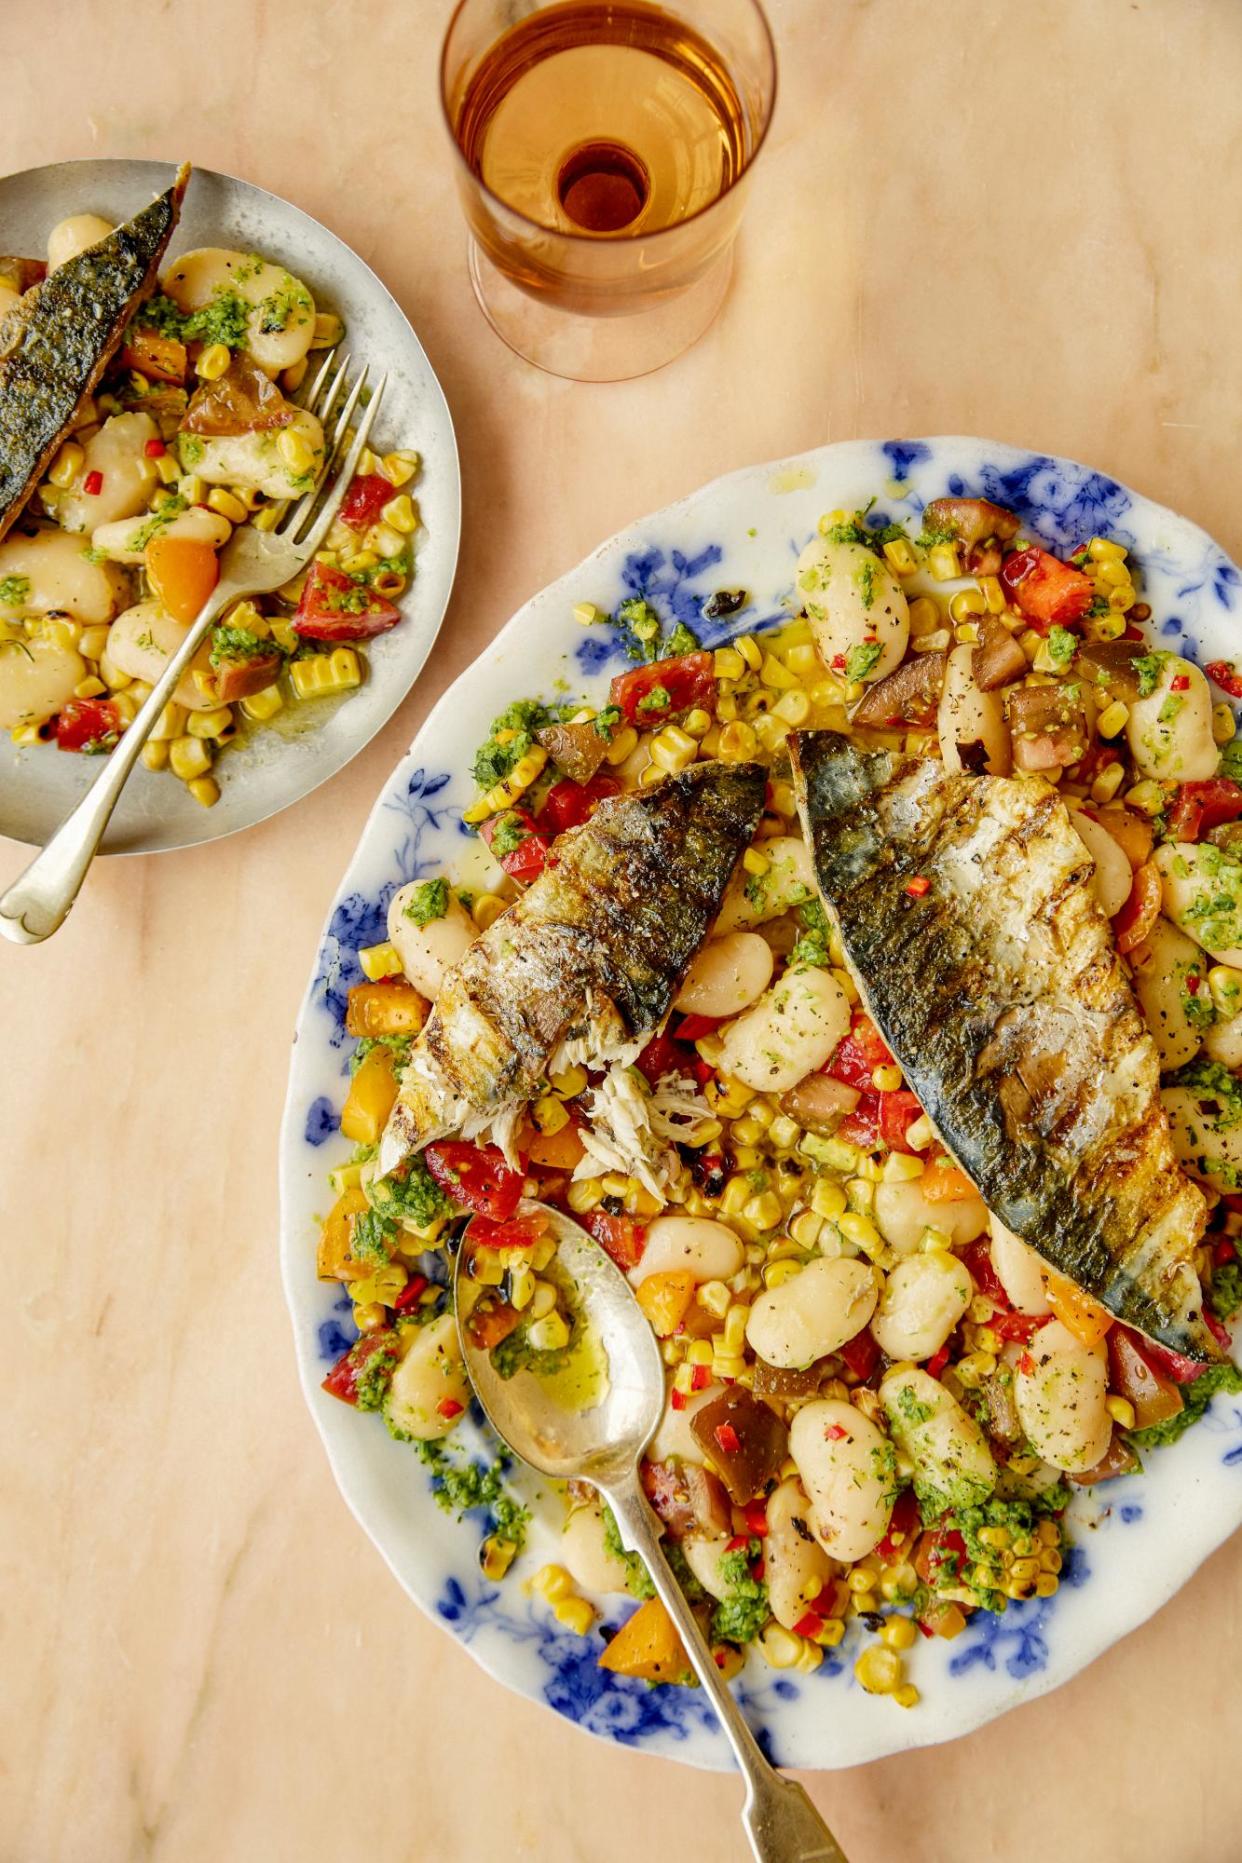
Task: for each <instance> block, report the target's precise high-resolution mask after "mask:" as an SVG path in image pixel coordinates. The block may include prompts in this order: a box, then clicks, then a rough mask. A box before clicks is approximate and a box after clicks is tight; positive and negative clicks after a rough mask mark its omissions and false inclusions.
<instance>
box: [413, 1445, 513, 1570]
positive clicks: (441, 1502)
mask: <svg viewBox="0 0 1242 1863" xmlns="http://www.w3.org/2000/svg"><path fill="white" fill-rule="evenodd" d="M389 1429H390V1430H391V1433H392V1434H393V1435H394V1436H396V1437H397V1438H398V1439H399V1440H400V1441H403V1442H408V1441H410V1438H409V1437H408V1436H407V1435H406V1434H405V1432H404V1431H402V1430H397V1429H393V1428H392V1425H391V1424H390V1425H389ZM414 1449H415V1451H416V1453H417V1455H418V1458H419V1460H420V1461H422V1462H425V1463H426V1465H427V1467H428V1468H429V1469H430V1470H431V1471H432V1474H433V1475H434V1477H435V1481H434V1484H433V1492H434V1494H435V1497H436V1505H437V1506H439V1507H442V1508H443V1509H444V1511H445V1513H446V1514H456V1516H457V1518H458V1519H459V1520H460V1519H461V1517H462V1515H463V1514H469V1513H473V1512H474V1510H475V1509H476V1508H480V1507H485V1508H486V1509H487V1511H488V1514H489V1515H490V1516H491V1527H492V1531H493V1533H495V1534H496V1535H497V1536H498V1537H499V1538H500V1539H505V1540H508V1541H509V1542H510V1543H511V1544H512V1545H514V1546H516V1547H517V1549H518V1551H519V1552H520V1551H521V1550H522V1547H523V1546H524V1545H525V1544H526V1528H527V1525H528V1524H529V1521H530V1510H529V1508H526V1507H523V1506H522V1504H521V1502H520V1501H518V1500H516V1499H515V1498H514V1496H513V1495H511V1494H510V1493H509V1491H508V1490H507V1488H506V1487H505V1482H504V1478H505V1476H506V1475H507V1474H508V1473H509V1469H510V1467H511V1466H512V1464H511V1463H510V1461H509V1458H508V1456H506V1455H500V1456H497V1458H496V1460H495V1461H494V1462H493V1463H492V1465H491V1467H490V1468H488V1467H487V1465H486V1464H485V1463H483V1462H466V1463H460V1462H454V1461H453V1460H452V1459H451V1458H450V1456H449V1453H448V1450H447V1449H445V1447H444V1446H443V1444H442V1443H440V1442H417V1441H416V1442H415V1443H414Z"/></svg>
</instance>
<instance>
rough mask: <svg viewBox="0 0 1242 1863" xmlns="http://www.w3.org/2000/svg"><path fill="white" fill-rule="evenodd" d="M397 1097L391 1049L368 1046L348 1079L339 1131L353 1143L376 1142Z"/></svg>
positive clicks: (368, 1143) (372, 1143)
mask: <svg viewBox="0 0 1242 1863" xmlns="http://www.w3.org/2000/svg"><path fill="white" fill-rule="evenodd" d="M396 1098H397V1076H396V1073H395V1071H394V1069H393V1064H392V1051H391V1049H388V1048H372V1050H371V1052H370V1054H368V1055H367V1056H366V1058H365V1059H364V1060H363V1063H362V1065H361V1067H360V1068H359V1069H358V1072H357V1073H356V1074H355V1075H354V1077H353V1080H352V1081H351V1082H350V1086H349V1094H348V1096H347V1098H346V1101H345V1105H344V1108H343V1109H342V1112H341V1131H342V1132H343V1133H344V1134H345V1137H346V1138H347V1139H352V1140H353V1141H354V1144H355V1145H377V1144H378V1143H379V1138H380V1134H381V1132H382V1131H383V1130H384V1127H385V1125H386V1124H387V1123H388V1115H389V1113H390V1112H391V1111H392V1109H393V1104H394V1102H395V1101H396Z"/></svg>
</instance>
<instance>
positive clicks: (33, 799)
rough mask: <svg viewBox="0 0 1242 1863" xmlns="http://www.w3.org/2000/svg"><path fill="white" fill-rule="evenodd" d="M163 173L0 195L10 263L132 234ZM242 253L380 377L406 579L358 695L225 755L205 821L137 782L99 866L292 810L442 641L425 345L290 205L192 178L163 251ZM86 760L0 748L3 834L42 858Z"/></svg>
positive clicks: (445, 583) (9, 186) (443, 573)
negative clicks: (61, 240) (333, 326)
mask: <svg viewBox="0 0 1242 1863" xmlns="http://www.w3.org/2000/svg"><path fill="white" fill-rule="evenodd" d="M173 172H174V168H173V164H171V163H164V162H126V161H84V162H58V163H57V164H56V165H55V166H54V167H50V168H31V169H27V170H26V172H25V173H24V174H19V175H10V176H8V177H7V178H6V179H4V180H0V228H2V229H3V237H2V239H0V245H2V246H3V249H4V251H6V252H14V253H21V254H25V255H27V256H28V257H38V256H39V255H40V254H42V253H43V251H44V250H45V247H46V243H47V235H48V232H49V231H50V229H51V228H52V227H53V226H55V224H56V222H57V221H58V220H62V219H64V218H65V216H66V215H67V214H71V213H99V214H103V215H104V217H105V218H106V219H109V220H115V221H120V220H126V219H128V218H130V216H131V215H133V214H135V213H136V212H137V211H138V210H139V208H141V207H144V206H145V205H146V203H147V202H148V201H149V200H151V199H152V198H153V197H154V196H155V195H156V194H158V193H160V192H161V191H162V190H163V189H164V188H166V187H168V185H169V184H170V182H171V180H172V177H173ZM196 246H237V247H240V248H241V250H242V251H243V252H261V253H263V254H264V255H265V256H266V257H267V258H270V259H275V260H277V261H279V262H280V263H281V264H284V265H287V266H288V267H289V270H290V271H291V272H294V273H296V274H297V276H298V277H299V278H302V279H304V280H305V282H306V284H307V286H308V287H309V289H310V291H311V294H312V296H313V297H314V299H315V302H316V305H317V306H318V307H319V308H320V309H322V310H332V311H335V312H336V313H337V314H338V316H340V317H342V318H343V319H344V321H345V337H346V347H347V348H348V349H349V351H350V353H351V354H352V355H353V356H354V357H355V358H359V359H362V360H365V361H366V362H368V363H369V364H370V365H371V370H372V375H373V377H374V376H375V375H378V374H380V373H382V372H383V371H384V370H387V371H388V378H389V380H388V388H387V390H386V391H385V394H384V407H383V415H382V419H381V425H380V429H379V446H380V448H381V450H383V449H388V448H394V447H414V448H416V449H417V451H418V452H420V453H421V454H422V456H423V472H422V477H421V478H420V480H419V483H418V488H417V497H418V503H419V507H420V509H421V512H422V518H423V526H424V528H423V529H422V530H421V531H420V533H419V535H418V537H417V538H416V540H415V543H416V557H415V562H416V573H415V577H414V580H413V582H412V584H411V586H410V589H409V592H408V593H407V595H406V596H405V598H404V600H403V602H402V611H403V612H402V619H401V621H400V623H399V625H398V626H397V627H395V628H393V630H392V632H391V633H388V634H384V635H381V636H379V637H378V638H377V639H376V640H373V641H371V642H369V643H368V646H367V658H368V661H369V662H370V671H369V674H368V677H367V679H366V680H365V682H364V683H363V685H362V686H360V687H359V688H358V690H357V691H356V692H352V693H350V694H349V695H348V696H347V697H346V698H344V699H342V700H337V701H331V700H328V701H320V702H319V703H312V704H309V705H307V706H306V707H305V709H304V710H303V711H301V712H300V713H299V712H298V711H297V710H295V709H294V708H293V707H288V708H286V711H285V712H282V713H281V714H280V715H279V719H278V721H277V728H272V727H268V728H265V729H264V730H261V731H256V732H255V733H254V734H253V735H252V736H251V737H250V738H248V739H247V740H245V741H243V742H241V743H238V744H233V745H230V747H229V749H228V751H227V752H226V753H225V755H224V756H222V757H221V759H220V763H219V766H218V774H219V778H220V790H221V794H220V800H219V802H217V804H216V806H215V807H214V808H212V809H204V808H200V806H199V805H198V803H197V802H195V801H194V799H193V798H192V797H191V796H190V795H189V794H188V792H187V791H186V789H185V787H184V785H183V784H181V783H179V782H177V781H176V779H175V778H173V777H171V776H169V775H168V773H167V772H166V771H159V772H152V771H149V770H146V769H144V768H142V767H141V766H140V767H139V768H138V769H136V770H135V771H134V774H133V775H132V776H131V778H130V780H129V782H128V784H127V785H126V788H125V794H124V796H123V797H122V799H121V803H120V806H119V807H118V809H117V811H116V814H115V815H114V816H113V818H112V822H111V825H110V827H109V829H108V833H107V835H106V837H105V839H104V843H103V848H104V852H105V853H114V854H121V853H127V854H138V853H154V852H157V851H159V850H162V849H167V848H175V847H188V846H190V845H192V844H193V843H195V842H199V841H215V840H218V839H219V838H220V836H221V835H227V834H234V833H235V832H236V831H237V830H238V829H239V828H249V827H252V826H253V825H254V823H255V822H261V821H263V820H264V819H265V818H266V817H267V816H269V815H274V814H275V813H276V812H277V810H278V809H284V808H288V806H289V804H290V803H291V802H297V801H299V800H300V799H301V798H302V797H303V796H305V795H307V794H309V792H310V791H311V790H312V789H315V788H317V787H318V785H319V784H320V783H322V782H326V780H327V779H328V777H330V776H334V775H335V774H336V772H337V771H338V770H339V769H341V767H342V766H343V765H344V764H346V763H348V762H349V759H350V758H351V757H353V756H354V755H356V753H357V752H358V751H360V750H361V749H362V747H363V745H364V744H366V743H369V741H370V740H371V738H373V737H374V735H375V733H376V732H377V731H378V730H379V728H380V726H381V725H383V724H384V723H385V721H386V720H387V719H388V718H389V717H391V715H392V713H393V712H394V711H395V710H396V708H397V706H398V705H399V704H400V703H401V700H402V699H403V698H404V697H405V694H406V693H407V692H408V691H409V689H410V687H411V686H412V685H413V683H414V681H415V679H417V677H418V675H419V672H420V671H421V670H422V666H423V662H424V661H425V660H426V658H427V655H428V654H429V653H430V651H431V647H432V643H433V642H434V640H435V638H436V635H437V634H438V633H439V630H440V623H441V621H442V620H443V618H444V610H445V608H446V607H447V606H448V598H449V594H450V591H451V590H452V586H453V576H454V572H455V570H456V567H457V544H458V536H459V532H460V528H461V479H460V474H459V471H458V465H457V442H456V439H455V437H454V434H453V423H452V420H451V418H450V416H449V411H448V405H447V403H446V402H445V399H444V394H443V391H442V390H441V388H440V384H439V382H438V381H437V380H436V378H435V375H434V373H433V371H432V367H431V364H430V363H429V362H428V360H427V357H426V355H425V354H424V353H423V348H422V345H421V344H420V342H419V340H418V338H417V337H416V336H415V334H414V332H413V330H412V329H411V328H410V325H409V322H408V320H407V318H406V316H405V314H404V312H403V311H402V310H401V308H400V306H399V305H398V304H397V303H396V301H395V299H394V298H392V297H391V296H390V294H389V293H388V291H387V290H386V289H385V288H384V286H383V285H382V284H381V283H380V281H379V279H378V278H377V277H376V276H375V273H374V272H373V271H372V270H371V269H370V267H369V266H367V265H364V264H363V262H362V260H361V259H360V258H359V257H358V255H357V253H355V252H351V251H350V249H349V247H348V246H346V245H344V244H343V243H342V241H341V240H339V239H338V238H337V237H336V235H335V234H334V233H329V232H328V230H327V228H326V227H322V226H320V225H319V224H318V223H317V222H316V221H314V220H312V219H311V218H310V217H309V215H307V214H304V213H302V212H301V210H300V209H299V208H297V207H291V206H290V205H289V203H288V202H287V201H282V200H279V199H277V197H276V196H275V195H274V194H268V193H265V192H264V190H263V189H262V188H256V187H252V186H251V184H250V183H249V182H248V181H236V180H234V179H233V177H232V176H230V175H217V174H213V173H212V172H211V170H210V169H203V168H199V169H195V171H194V174H193V176H192V177H191V180H190V185H189V189H188V191H187V193H186V198H185V206H184V208H183V210H182V215H181V223H180V225H179V227H178V228H177V232H176V235H175V237H174V239H173V242H172V246H171V248H170V251H171V252H172V253H177V252H185V251H189V250H190V249H191V248H192V247H196ZM97 771H98V766H97V764H95V763H94V762H93V760H92V759H91V758H89V757H74V756H68V755H66V754H65V753H64V752H63V751H58V750H57V749H56V748H55V746H54V745H39V746H37V747H35V748H32V749H28V750H16V749H14V747H13V745H12V743H11V742H10V740H9V738H8V735H7V733H5V734H3V735H2V736H0V834H6V835H10V836H12V838H13V839H14V840H16V841H27V842H32V843H34V844H36V845H42V843H43V842H44V841H46V840H47V839H48V837H49V836H50V835H51V833H52V831H53V829H54V828H56V826H57V825H58V824H59V823H60V822H61V821H63V820H64V818H65V816H66V815H67V814H68V813H69V811H70V809H71V808H72V807H73V805H74V803H75V802H77V800H78V799H79V797H80V796H81V795H82V793H83V791H84V790H85V789H87V787H88V786H89V784H90V782H91V780H92V778H93V777H94V776H95V775H96V774H97Z"/></svg>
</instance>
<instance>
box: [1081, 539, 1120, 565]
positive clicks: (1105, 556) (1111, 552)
mask: <svg viewBox="0 0 1242 1863" xmlns="http://www.w3.org/2000/svg"><path fill="white" fill-rule="evenodd" d="M1087 555H1088V556H1089V557H1090V558H1091V560H1092V562H1093V563H1123V562H1124V561H1125V556H1126V553H1125V549H1124V547H1123V546H1122V545H1121V544H1119V543H1114V542H1113V541H1112V539H1111V537H1093V538H1092V539H1091V541H1090V543H1089V544H1088V545H1087Z"/></svg>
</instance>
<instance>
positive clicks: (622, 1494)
mask: <svg viewBox="0 0 1242 1863" xmlns="http://www.w3.org/2000/svg"><path fill="white" fill-rule="evenodd" d="M605 1494H606V1498H607V1501H608V1504H609V1506H610V1507H611V1508H612V1511H613V1514H614V1516H615V1518H616V1522H617V1526H618V1528H619V1529H620V1534H621V1541H622V1544H623V1545H624V1546H625V1547H626V1548H627V1549H628V1550H629V1551H630V1552H636V1553H638V1554H639V1556H640V1557H641V1559H642V1561H643V1563H644V1564H645V1566H646V1567H647V1570H648V1571H649V1572H650V1574H651V1581H652V1583H653V1584H654V1586H655V1588H656V1591H657V1593H658V1595H659V1598H660V1602H661V1603H662V1604H663V1606H664V1608H665V1610H666V1611H667V1612H668V1614H669V1616H670V1617H671V1618H672V1620H673V1622H674V1624H675V1625H676V1626H677V1631H678V1634H679V1635H680V1637H681V1640H682V1643H683V1644H684V1646H685V1651H686V1655H687V1656H688V1657H689V1658H690V1661H691V1663H692V1664H693V1666H694V1671H695V1674H696V1675H697V1676H698V1678H699V1681H700V1682H701V1683H702V1685H703V1688H704V1689H705V1691H706V1693H707V1696H708V1699H709V1700H710V1701H711V1704H712V1706H713V1708H714V1709H715V1711H716V1713H717V1714H718V1715H719V1717H720V1721H721V1724H722V1726H723V1727H724V1730H725V1733H726V1734H727V1735H728V1738H729V1744H730V1746H731V1747H732V1748H733V1751H734V1754H735V1755H736V1757H737V1763H738V1765H739V1767H740V1768H741V1771H742V1776H743V1778H744V1779H745V1781H746V1804H745V1806H744V1808H743V1811H742V1822H743V1824H744V1825H745V1826H746V1832H747V1835H748V1836H749V1838H750V1847H751V1849H752V1850H753V1851H754V1853H755V1856H756V1857H757V1858H758V1859H759V1863H848V1859H847V1858H846V1855H845V1852H844V1850H842V1848H841V1846H840V1844H839V1843H838V1842H837V1840H836V1838H835V1837H834V1836H833V1835H832V1832H831V1831H830V1830H829V1829H828V1826H827V1825H826V1824H825V1823H824V1821H823V1819H822V1818H821V1817H820V1815H819V1813H818V1811H816V1809H815V1807H814V1805H813V1804H812V1803H811V1801H810V1799H809V1798H808V1797H807V1795H806V1793H805V1792H804V1791H803V1789H802V1787H801V1786H800V1785H798V1784H796V1783H795V1782H794V1780H792V1779H783V1778H782V1777H781V1775H780V1774H779V1773H778V1772H776V1771H775V1770H774V1769H773V1768H772V1767H771V1766H770V1765H769V1764H768V1762H767V1760H766V1759H765V1758H764V1756H763V1754H762V1752H761V1751H760V1749H759V1744H758V1742H757V1741H756V1739H755V1736H754V1735H753V1734H752V1733H751V1731H750V1728H749V1727H748V1726H747V1724H746V1722H745V1720H744V1719H743V1716H742V1712H741V1710H740V1708H739V1707H738V1705H737V1703H736V1701H735V1700H734V1699H733V1696H732V1695H731V1694H730V1692H729V1689H728V1687H727V1685H726V1683H725V1681H724V1679H723V1677H722V1676H721V1674H720V1671H719V1669H717V1667H716V1664H715V1661H714V1660H713V1658H712V1653H711V1651H710V1649H709V1648H708V1646H707V1642H706V1639H705V1638H704V1636H703V1632H702V1631H701V1630H700V1629H699V1625H698V1620H697V1619H696V1617H695V1615H694V1612H693V1611H692V1610H691V1609H690V1606H689V1605H688V1604H687V1602H686V1599H685V1595H684V1594H683V1592H682V1589H681V1586H680V1585H679V1584H678V1583H677V1580H676V1579H675V1578H674V1577H673V1573H672V1568H671V1567H670V1566H669V1563H668V1561H667V1559H666V1558H665V1557H664V1549H663V1547H662V1546H661V1544H660V1529H659V1524H658V1522H657V1520H656V1517H655V1515H654V1514H653V1513H652V1511H651V1508H650V1506H649V1505H648V1502H647V1497H646V1496H645V1495H644V1493H643V1491H642V1489H641V1487H640V1486H639V1482H638V1478H637V1475H632V1476H630V1477H629V1478H628V1479H627V1480H626V1481H625V1482H624V1483H618V1484H617V1485H616V1486H613V1485H611V1484H610V1485H609V1487H608V1488H607V1489H606V1490H605Z"/></svg>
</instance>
